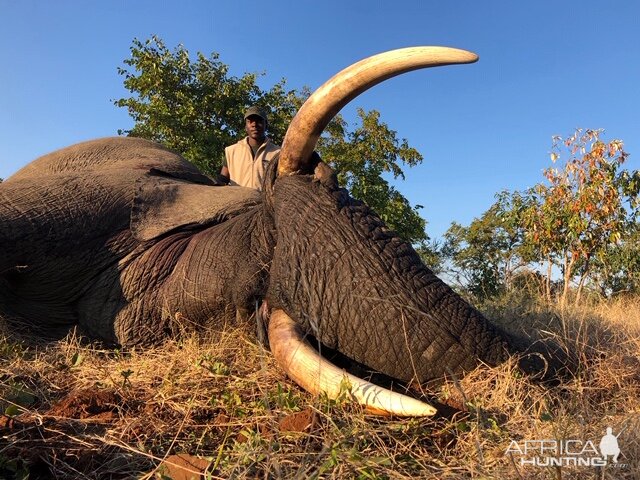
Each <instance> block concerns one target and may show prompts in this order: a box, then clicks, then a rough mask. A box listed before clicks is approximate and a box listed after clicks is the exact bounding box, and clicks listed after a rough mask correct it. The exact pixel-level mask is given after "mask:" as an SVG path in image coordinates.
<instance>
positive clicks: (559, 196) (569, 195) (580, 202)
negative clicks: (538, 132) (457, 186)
mask: <svg viewBox="0 0 640 480" xmlns="http://www.w3.org/2000/svg"><path fill="white" fill-rule="evenodd" d="M601 134H602V131H601V130H580V129H578V130H576V132H575V133H574V134H573V135H572V136H570V137H569V138H567V139H562V138H561V137H557V136H556V137H554V138H553V145H552V152H551V160H552V162H554V163H556V162H557V160H558V159H559V158H560V157H561V156H567V157H568V159H567V161H566V162H565V163H564V165H563V166H562V168H548V169H547V170H545V172H544V174H545V178H546V180H547V182H541V183H538V184H537V185H535V186H534V187H532V188H530V189H528V190H526V191H524V192H513V193H511V192H503V193H501V194H499V195H498V197H497V202H496V203H495V204H494V205H492V206H491V208H489V210H487V212H485V213H484V214H483V215H482V216H481V217H480V218H476V219H474V220H473V222H471V224H470V225H469V226H468V227H463V226H461V225H459V224H457V223H453V224H452V225H451V227H450V228H449V230H448V231H447V233H446V234H445V245H444V247H443V254H444V256H445V257H446V258H447V259H448V260H450V262H451V265H452V266H453V268H454V273H455V274H456V275H457V276H458V278H459V279H461V280H462V281H463V283H465V285H466V286H467V288H468V289H469V290H470V291H471V293H473V294H475V295H476V296H477V297H480V298H489V297H492V296H495V295H497V294H498V293H500V292H502V291H504V290H510V289H511V288H513V286H514V280H516V279H517V278H516V276H515V275H514V274H515V273H516V270H517V269H518V268H521V267H527V268H528V269H529V274H530V273H531V270H535V269H536V265H546V272H545V275H544V282H543V283H544V291H545V294H546V296H547V299H549V300H550V299H551V294H552V288H553V281H552V276H553V272H554V270H559V271H560V272H561V274H562V292H561V297H560V298H561V301H562V302H563V303H564V302H565V301H566V299H567V296H568V294H569V293H570V292H571V290H570V286H571V285H573V282H575V281H576V279H577V289H576V290H575V301H576V302H578V301H579V300H580V295H581V292H582V289H583V287H584V286H585V285H589V286H591V287H592V288H595V289H597V290H598V291H600V292H601V293H602V294H605V295H610V294H613V293H617V292H622V291H626V292H637V291H638V289H639V287H640V234H639V233H638V232H639V230H640V227H639V223H638V218H639V216H640V173H639V172H637V171H633V172H629V171H626V170H623V169H622V165H623V163H624V162H625V160H626V158H627V156H628V154H627V153H626V152H625V151H624V150H623V143H622V141H621V140H612V141H610V142H604V141H602V140H601V139H600V136H601ZM529 276H531V275H529ZM520 279H522V278H520ZM516 283H517V284H518V283H521V282H516ZM516 286H517V285H516Z"/></svg>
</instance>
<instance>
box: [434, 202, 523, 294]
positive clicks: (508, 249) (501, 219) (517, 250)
mask: <svg viewBox="0 0 640 480" xmlns="http://www.w3.org/2000/svg"><path fill="white" fill-rule="evenodd" d="M526 201H527V199H526V198H525V197H523V196H522V195H521V194H520V193H518V192H508V191H503V192H501V193H499V194H498V195H496V202H495V203H494V204H493V205H492V206H491V207H490V208H489V209H488V210H487V211H486V212H484V213H483V214H482V215H481V216H480V217H479V218H475V219H474V220H473V221H472V222H471V223H470V224H469V226H467V227H465V226H462V225H460V224H459V223H457V222H453V223H452V224H451V226H450V227H449V229H448V230H447V232H446V233H445V235H444V238H445V242H444V246H443V249H442V254H443V256H444V257H445V258H447V259H448V260H449V261H450V262H451V268H452V273H453V274H454V275H456V277H457V279H458V282H460V283H462V284H464V286H465V287H466V288H467V289H468V290H469V292H470V293H472V294H473V295H474V296H476V297H477V298H479V299H485V298H490V297H493V296H496V295H498V294H500V293H501V292H503V291H504V290H507V289H510V288H511V284H512V279H513V277H514V274H515V273H516V271H517V270H518V269H519V268H521V267H523V266H525V265H527V263H528V258H529V256H530V254H529V251H528V250H527V249H526V245H525V244H524V242H523V239H524V231H523V230H522V228H521V226H520V215H521V214H522V212H523V211H524V209H526Z"/></svg>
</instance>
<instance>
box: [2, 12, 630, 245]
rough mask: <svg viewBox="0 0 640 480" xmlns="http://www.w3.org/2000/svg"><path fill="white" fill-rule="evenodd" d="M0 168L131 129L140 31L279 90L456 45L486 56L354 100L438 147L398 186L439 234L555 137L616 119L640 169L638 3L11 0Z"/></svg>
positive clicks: (616, 129) (534, 161) (521, 184)
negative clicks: (365, 61)
mask: <svg viewBox="0 0 640 480" xmlns="http://www.w3.org/2000/svg"><path fill="white" fill-rule="evenodd" d="M0 25H1V28H0V65H1V66H2V67H1V68H0V177H5V178H6V177H8V176H9V175H11V173H13V172H15V171H16V170H18V169H19V168H20V167H22V166H23V165H25V164H26V163H28V162H29V161H30V160H32V159H35V158H36V157H38V156H39V155H42V154H44V153H47V152H49V151H52V150H55V149H57V148H60V147H63V146H66V145H70V144H72V143H76V142H79V141H83V140H88V139H91V138H97V137H102V136H109V135H115V134H116V131H117V130H118V129H119V128H124V129H126V128H129V127H131V125H132V122H131V120H130V118H129V116H128V115H127V113H126V112H125V111H124V110H122V109H118V108H116V107H115V106H114V105H113V104H112V102H111V100H112V99H117V98H120V97H123V96H126V95H127V93H128V92H127V91H126V90H124V88H123V86H122V78H121V77H120V76H119V75H118V74H117V67H118V66H121V65H122V60H123V59H125V58H127V57H128V56H129V53H130V52H129V47H130V46H131V41H132V39H133V38H134V37H137V38H139V39H146V38H149V36H150V35H151V34H156V35H158V36H160V37H161V38H162V39H163V40H164V41H165V43H166V44H167V46H168V47H170V48H171V49H173V47H175V46H176V45H177V44H180V43H181V44H183V45H184V46H185V47H186V48H187V49H188V50H189V51H190V52H191V53H192V54H195V53H196V52H198V51H201V52H204V53H206V54H209V53H210V52H212V51H215V52H218V53H219V54H220V59H221V60H222V61H223V62H224V63H226V64H228V65H230V67H231V72H232V73H233V74H235V75H241V74H242V73H244V72H265V73H266V76H265V77H263V78H262V80H261V84H262V86H263V87H265V88H268V87H269V86H270V85H272V84H273V83H275V82H277V81H278V80H279V79H281V78H283V77H284V78H286V79H287V82H288V85H289V86H290V87H291V88H300V87H302V86H304V85H307V86H309V87H310V88H312V89H315V88H316V87H318V86H320V85H321V84H322V83H323V82H324V81H325V80H327V79H328V78H329V77H331V76H332V75H333V74H334V73H336V72H337V71H338V70H340V69H342V68H344V67H346V66H348V65H349V64H351V63H353V62H355V61H358V60H360V59H362V58H364V57H367V56H369V55H372V54H375V53H378V52H381V51H385V50H390V49H394V48H400V47H406V46H412V45H445V46H452V47H458V48H465V49H468V50H472V51H474V52H476V53H478V54H479V55H480V61H479V62H478V63H476V64H473V65H464V66H453V67H442V68H439V69H431V70H424V71H419V72H413V73H409V74H407V75H405V76H402V77H398V78H395V79H392V80H389V81H387V82H385V83H383V84H382V85H379V86H377V87H375V88H374V89H373V90H371V91H369V92H366V93H365V94H363V95H362V96H361V97H359V98H357V99H356V100H354V102H352V104H351V105H349V106H348V107H346V108H345V110H344V114H345V116H346V118H347V119H353V118H354V111H355V108H356V107H363V108H365V109H377V110H379V111H380V112H381V117H382V119H383V120H384V121H385V122H386V123H387V124H388V125H389V126H390V127H391V128H392V129H394V130H396V131H397V132H398V136H399V137H401V138H407V140H408V141H409V143H410V144H411V145H412V146H414V147H415V148H417V149H418V150H419V151H420V152H421V153H422V154H423V155H424V157H425V160H424V162H423V164H422V165H420V166H419V167H415V168H412V169H407V170H406V180H405V181H403V182H397V184H396V186H397V188H398V189H399V190H400V191H401V192H402V193H403V194H404V195H405V196H407V197H408V198H409V200H410V201H411V202H412V203H413V204H420V205H423V206H424V209H423V210H422V215H423V216H424V217H425V218H426V219H427V221H428V222H429V225H428V227H427V231H428V233H429V234H430V235H431V236H432V237H436V238H437V237H439V236H440V235H442V233H443V232H444V231H446V229H447V228H448V226H449V224H450V223H451V222H452V221H457V222H460V223H463V224H468V222H470V221H471V220H472V219H473V218H474V217H477V216H479V215H481V214H482V213H483V212H484V211H485V210H486V209H487V208H488V207H489V206H490V205H491V203H493V200H494V194H495V193H497V192H499V191H501V190H503V189H511V190H514V189H523V188H526V187H528V186H531V185H533V184H535V183H536V182H538V181H540V180H541V179H542V175H541V172H542V169H543V168H545V167H546V166H548V165H549V155H548V152H549V150H550V145H551V136H552V135H554V134H559V135H568V134H570V133H571V132H572V131H573V130H574V128H576V127H584V128H604V129H605V130H606V133H605V138H608V139H611V138H620V139H622V140H624V142H625V147H626V150H627V151H628V152H629V153H630V154H631V156H630V159H629V161H628V163H627V168H629V169H638V168H640V138H639V133H640V114H639V112H640V87H639V85H640V2H636V1H625V2H622V1H615V0H612V1H609V2H602V1H600V2H596V1H591V0H582V1H562V2H558V1H546V0H538V1H536V2H520V1H515V0H511V1H484V2H478V1H455V0H453V1H429V0H426V1H402V0H398V1H393V2H391V1H386V2H385V1H351V2H347V1H346V0H342V1H333V0H330V1H322V2H305V1H297V2H295V1H272V2H255V1H243V2H238V1H233V2H232V1H228V2H221V1H213V0H211V1H187V0H181V1H171V2H170V1H157V0H156V1H133V0H130V1H102V2H86V1H69V0H56V1H33V0H21V1H19V2H18V1H15V0H0Z"/></svg>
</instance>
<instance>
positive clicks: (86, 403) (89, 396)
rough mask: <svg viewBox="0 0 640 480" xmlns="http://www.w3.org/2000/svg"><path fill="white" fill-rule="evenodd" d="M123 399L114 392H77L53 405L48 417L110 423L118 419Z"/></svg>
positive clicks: (88, 389)
mask: <svg viewBox="0 0 640 480" xmlns="http://www.w3.org/2000/svg"><path fill="white" fill-rule="evenodd" d="M122 403H123V401H122V397H121V396H120V395H119V394H118V393H117V392H115V391H113V390H98V389H96V388H86V389H83V390H75V391H73V392H71V393H69V394H68V395H67V396H66V397H65V398H63V399H62V400H60V401H59V402H57V403H56V404H55V405H53V406H52V407H51V408H50V409H49V411H47V413H46V415H51V416H54V417H64V418H74V419H80V420H92V421H109V420H113V419H115V418H117V417H118V412H119V411H120V408H121V405H122Z"/></svg>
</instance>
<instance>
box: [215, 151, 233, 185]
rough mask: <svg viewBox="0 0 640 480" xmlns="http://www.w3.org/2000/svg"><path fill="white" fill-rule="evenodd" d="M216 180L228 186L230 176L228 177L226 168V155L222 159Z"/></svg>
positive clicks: (227, 168)
mask: <svg viewBox="0 0 640 480" xmlns="http://www.w3.org/2000/svg"><path fill="white" fill-rule="evenodd" d="M216 180H217V181H218V182H219V183H222V184H224V185H229V182H230V181H231V175H229V167H227V155H226V154H225V156H224V158H223V159H222V168H221V169H220V174H219V175H218V177H217V178H216Z"/></svg>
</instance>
